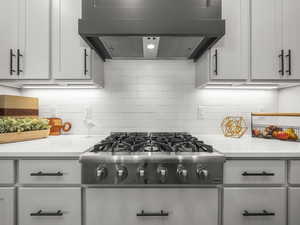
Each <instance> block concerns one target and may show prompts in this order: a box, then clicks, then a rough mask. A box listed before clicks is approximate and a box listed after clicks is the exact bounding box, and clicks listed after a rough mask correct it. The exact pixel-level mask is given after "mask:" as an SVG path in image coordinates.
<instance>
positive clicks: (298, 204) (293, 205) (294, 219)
mask: <svg viewBox="0 0 300 225" xmlns="http://www.w3.org/2000/svg"><path fill="white" fill-rule="evenodd" d="M288 196H289V200H288V203H289V205H288V209H289V210H288V212H289V219H288V220H289V225H299V221H300V214H299V209H300V188H299V187H297V188H296V187H295V188H289V194H288Z"/></svg>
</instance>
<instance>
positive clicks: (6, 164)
mask: <svg viewBox="0 0 300 225" xmlns="http://www.w3.org/2000/svg"><path fill="white" fill-rule="evenodd" d="M14 170H15V169H14V161H13V160H0V184H12V183H14V181H15V174H14Z"/></svg>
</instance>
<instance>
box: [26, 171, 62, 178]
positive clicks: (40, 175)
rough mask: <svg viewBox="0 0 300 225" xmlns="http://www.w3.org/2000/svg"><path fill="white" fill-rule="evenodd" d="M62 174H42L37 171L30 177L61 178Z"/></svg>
mask: <svg viewBox="0 0 300 225" xmlns="http://www.w3.org/2000/svg"><path fill="white" fill-rule="evenodd" d="M63 175H64V174H63V173H62V172H57V173H43V172H42V171H39V172H37V173H31V174H30V176H32V177H43V176H44V177H47V176H48V177H61V176H63Z"/></svg>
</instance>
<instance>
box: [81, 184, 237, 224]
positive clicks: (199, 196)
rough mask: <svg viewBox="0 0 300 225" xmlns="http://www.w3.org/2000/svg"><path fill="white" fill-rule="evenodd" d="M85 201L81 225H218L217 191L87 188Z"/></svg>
mask: <svg viewBox="0 0 300 225" xmlns="http://www.w3.org/2000/svg"><path fill="white" fill-rule="evenodd" d="M85 201H86V202H85V207H86V209H85V211H86V212H85V213H86V216H85V218H86V221H85V222H86V223H85V225H100V224H101V225H119V224H122V225H140V224H143V225H184V224H188V225H200V224H203V225H218V211H219V208H218V189H217V188H197V189H194V188H182V189H169V188H165V189H155V188H151V189H150V188H138V189H134V188H130V189H127V188H123V189H117V188H90V189H89V188H88V189H86V193H85ZM231 225H233V224H231Z"/></svg>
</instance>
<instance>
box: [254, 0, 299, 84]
mask: <svg viewBox="0 0 300 225" xmlns="http://www.w3.org/2000/svg"><path fill="white" fill-rule="evenodd" d="M299 8H300V2H299V1H298V0H264V1H261V0H252V3H251V11H252V16H251V18H252V23H251V24H252V29H251V30H252V34H251V42H252V65H251V66H252V79H253V80H298V79H300V65H298V63H297V60H299V59H300V46H299V39H300V31H299V29H297V27H299V26H300V21H299Z"/></svg>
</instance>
